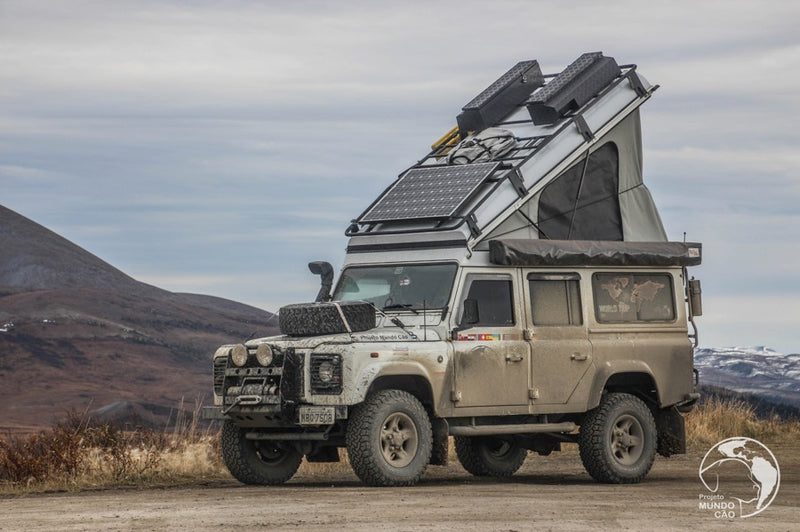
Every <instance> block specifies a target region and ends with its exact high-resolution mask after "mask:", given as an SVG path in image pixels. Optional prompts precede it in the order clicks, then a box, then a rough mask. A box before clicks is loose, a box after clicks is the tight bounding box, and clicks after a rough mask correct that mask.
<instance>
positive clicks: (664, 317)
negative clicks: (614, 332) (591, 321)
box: [592, 273, 675, 323]
mask: <svg viewBox="0 0 800 532" xmlns="http://www.w3.org/2000/svg"><path fill="white" fill-rule="evenodd" d="M592 290H593V292H594V304H595V313H596V316H597V321H599V322H601V323H645V322H659V321H674V320H675V291H674V290H673V289H672V276H671V275H669V274H666V273H596V274H594V275H593V276H592Z"/></svg>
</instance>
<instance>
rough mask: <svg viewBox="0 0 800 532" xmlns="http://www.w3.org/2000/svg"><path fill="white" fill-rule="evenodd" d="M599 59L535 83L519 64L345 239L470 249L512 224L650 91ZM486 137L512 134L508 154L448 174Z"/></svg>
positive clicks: (593, 56)
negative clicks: (464, 145) (397, 238)
mask: <svg viewBox="0 0 800 532" xmlns="http://www.w3.org/2000/svg"><path fill="white" fill-rule="evenodd" d="M657 88H658V87H657V86H651V85H650V84H649V83H648V82H647V81H646V80H645V79H644V78H642V77H640V76H639V75H638V74H637V72H636V65H632V64H629V65H622V66H618V65H617V63H616V61H615V60H614V59H613V58H611V57H605V56H603V55H602V53H601V52H592V53H587V54H583V55H581V56H580V57H579V58H578V59H577V60H576V61H574V62H573V63H572V64H571V65H569V66H568V67H567V68H566V69H565V70H564V71H562V72H561V73H559V74H550V75H543V74H542V73H541V71H540V70H539V65H538V62H537V61H522V62H519V63H517V64H516V65H515V66H514V67H512V68H511V69H510V70H509V71H508V72H506V73H505V74H504V75H503V76H501V77H500V78H499V79H498V80H497V81H495V82H494V83H492V84H491V85H490V86H489V87H487V88H486V89H485V90H484V91H482V92H481V93H480V94H479V95H478V96H476V97H475V98H473V99H472V100H471V101H470V102H469V103H468V104H467V105H465V106H464V107H463V109H462V113H461V114H459V115H458V117H457V122H458V126H456V127H454V128H453V129H452V130H451V131H449V132H448V133H447V134H445V135H444V136H443V137H442V138H441V139H439V140H438V141H437V142H436V143H435V144H434V145H433V146H432V148H431V151H430V152H429V153H428V154H427V155H425V156H424V157H423V158H421V159H420V160H419V161H417V162H416V163H415V164H414V165H412V166H411V167H409V168H408V169H406V170H405V171H403V172H402V173H401V174H400V175H399V176H398V178H397V179H396V180H395V181H394V182H393V183H392V184H391V185H389V186H388V187H387V188H386V189H385V190H384V191H383V192H382V193H381V194H380V195H379V196H378V198H376V199H375V201H373V202H372V203H371V204H370V205H369V206H368V207H367V208H366V209H365V210H364V211H363V212H362V213H361V214H360V215H359V216H358V217H357V218H355V219H354V220H352V222H351V224H350V226H349V227H348V228H347V230H346V232H345V234H346V235H347V236H349V237H356V240H357V237H361V236H366V235H370V236H371V235H406V234H409V233H435V232H441V231H460V232H462V233H463V234H464V240H465V242H466V243H467V245H469V246H470V247H472V246H473V245H474V244H475V243H476V242H478V241H480V240H482V239H483V238H484V237H486V236H487V235H488V234H489V233H490V232H491V230H492V229H494V228H496V227H497V226H498V225H499V224H500V223H502V222H503V221H504V220H506V219H507V218H508V217H509V216H511V215H513V214H515V213H516V214H519V215H521V216H523V217H524V218H526V219H527V221H528V222H529V223H530V224H532V225H533V226H536V222H535V221H534V220H533V219H531V218H530V217H528V216H527V215H525V213H524V212H521V211H520V210H519V207H520V206H521V205H523V204H524V203H525V202H526V201H528V200H529V199H530V198H531V197H533V195H534V194H535V193H536V192H537V191H539V190H541V188H542V186H543V184H544V183H546V182H547V181H548V180H552V179H554V178H555V177H557V176H558V174H559V173H560V172H562V171H563V170H565V169H566V168H568V167H569V165H571V164H574V163H575V162H576V161H578V160H580V157H581V156H582V155H583V154H586V153H588V150H589V149H590V147H591V146H592V144H593V143H594V142H595V141H597V139H598V138H600V137H602V135H604V134H605V133H607V132H608V131H609V130H610V129H611V128H612V127H613V126H614V125H616V124H618V123H619V122H620V121H621V120H622V119H624V118H625V117H626V116H628V115H629V114H630V113H632V112H633V111H634V110H635V109H637V108H638V107H639V106H640V105H641V104H642V103H644V102H645V101H646V100H647V99H648V98H649V97H650V96H651V94H652V93H653V92H654V91H655V90H656V89H657ZM488 127H499V128H504V129H508V130H510V131H512V132H513V134H514V138H515V140H516V145H515V146H514V147H513V148H511V149H510V150H508V151H507V152H505V153H503V155H501V156H497V157H495V158H493V159H491V160H489V161H482V162H475V163H470V164H448V162H447V155H448V153H450V152H451V151H452V150H453V149H454V148H455V147H456V145H457V144H458V143H459V142H460V141H462V140H464V138H466V136H467V135H469V134H474V133H479V132H480V130H483V129H485V128H488Z"/></svg>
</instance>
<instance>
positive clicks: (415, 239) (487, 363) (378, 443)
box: [206, 52, 701, 486]
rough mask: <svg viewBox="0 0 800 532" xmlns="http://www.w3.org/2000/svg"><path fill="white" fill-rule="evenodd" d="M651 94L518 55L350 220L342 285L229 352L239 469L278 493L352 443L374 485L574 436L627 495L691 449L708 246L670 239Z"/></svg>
mask: <svg viewBox="0 0 800 532" xmlns="http://www.w3.org/2000/svg"><path fill="white" fill-rule="evenodd" d="M656 88H657V86H654V85H651V84H650V83H649V82H648V81H647V80H646V79H645V78H644V77H643V76H642V75H641V74H639V73H638V71H637V68H636V65H630V64H629V65H618V64H617V63H616V61H615V60H614V58H611V57H606V56H604V55H603V54H602V53H600V52H591V53H586V54H583V55H581V56H580V57H579V58H578V59H577V60H575V61H574V62H573V63H572V64H570V65H569V66H567V68H565V69H564V70H563V71H562V72H560V73H558V74H555V75H548V76H546V75H543V74H542V72H541V70H540V69H539V64H538V62H537V61H535V60H530V61H521V62H519V63H517V64H516V65H514V66H513V67H512V68H511V69H510V70H509V71H508V72H506V73H505V74H503V75H502V76H501V77H500V78H499V79H497V81H495V82H494V83H492V84H491V85H489V86H488V87H487V88H486V89H485V90H483V91H482V92H481V93H479V94H478V95H477V96H476V97H475V98H473V99H472V100H471V101H470V102H468V103H467V104H466V105H465V106H464V107H463V108H462V112H461V113H460V114H459V115H458V116H457V117H456V122H457V126H456V127H454V128H453V129H452V130H451V131H450V132H448V133H447V134H445V135H444V136H443V137H442V138H441V139H440V140H439V141H437V142H436V143H435V144H434V145H433V147H432V150H431V152H430V153H429V154H428V155H427V156H425V157H423V158H422V159H420V160H419V161H418V162H417V163H416V164H415V165H413V166H412V167H411V168H409V169H408V170H406V171H404V172H403V173H401V174H400V176H399V177H398V178H397V179H396V180H395V181H394V182H393V183H392V184H391V185H389V187H387V189H386V190H385V191H384V192H383V193H382V194H381V195H380V196H379V197H378V198H377V199H376V200H375V201H374V202H373V203H372V204H371V205H370V206H369V207H368V208H367V209H366V210H365V211H364V212H363V213H362V214H361V215H359V216H358V217H357V218H355V219H354V220H353V221H352V222H351V224H350V226H349V227H348V228H347V230H346V232H345V234H346V235H347V236H348V237H350V239H349V241H348V246H347V254H346V256H345V260H344V267H343V269H342V271H341V274H340V276H339V279H338V282H337V283H336V286H335V288H334V287H333V276H334V274H333V269H332V268H331V266H330V265H329V264H328V263H324V262H316V263H312V264H310V265H309V266H310V268H311V270H312V272H314V273H317V274H319V275H321V276H322V287H321V288H320V292H319V294H318V295H317V301H316V302H315V303H307V304H298V305H288V306H286V307H283V308H282V309H280V313H279V315H280V325H281V332H282V333H283V334H282V335H281V336H275V337H271V338H261V339H257V340H251V341H248V342H246V343H244V344H239V345H226V346H223V347H221V348H219V349H218V350H217V352H216V353H215V355H214V406H213V407H209V408H208V409H207V411H206V414H207V416H208V417H210V418H215V419H221V420H223V421H224V424H223V429H222V449H223V456H224V458H225V463H226V464H227V466H228V468H229V469H230V471H231V473H233V475H234V476H235V477H236V478H238V479H239V480H241V481H242V482H246V483H256V484H259V483H263V484H277V483H282V482H284V481H286V480H287V479H289V478H290V477H291V476H292V475H293V474H294V473H295V471H296V470H297V467H298V465H299V464H300V462H301V460H302V459H303V456H305V457H306V459H307V460H308V461H309V462H315V461H336V460H339V452H338V449H339V448H346V449H347V454H348V457H349V459H350V463H351V464H352V466H353V469H354V470H355V472H356V474H357V475H358V476H359V477H360V478H361V479H362V480H363V481H364V482H366V483H367V484H372V485H381V486H385V485H409V484H413V483H415V482H417V481H418V480H419V479H420V478H421V477H422V475H423V474H424V472H425V469H426V468H427V466H428V465H429V464H434V465H437V464H444V463H445V462H446V460H447V449H448V441H449V437H450V436H453V437H454V438H455V449H456V454H457V455H458V458H459V460H460V462H461V463H462V464H463V466H464V467H465V468H466V469H467V470H468V471H470V472H471V473H473V474H475V475H493V476H508V475H511V474H513V473H514V472H515V471H516V470H517V469H518V468H519V467H520V465H521V464H522V462H523V460H524V459H525V457H526V455H527V453H528V451H534V452H536V453H539V454H548V453H550V452H552V451H554V450H559V449H560V447H561V445H562V444H564V443H577V444H578V445H579V447H580V451H581V458H582V459H583V463H584V464H585V466H586V469H587V470H588V472H589V473H590V474H591V475H592V476H593V477H594V478H596V479H598V480H600V481H603V482H618V483H623V482H638V481H640V480H641V479H642V478H643V477H644V476H645V475H646V474H647V472H648V471H649V469H650V466H651V465H652V463H653V459H654V456H655V454H656V453H657V452H658V453H660V454H662V455H665V456H668V455H670V454H673V453H680V452H683V451H684V447H685V433H684V432H685V431H684V424H683V418H682V416H681V411H685V410H688V409H689V408H691V406H692V405H693V404H694V402H695V401H696V400H697V398H698V394H697V393H696V391H695V386H696V374H695V373H694V371H693V362H692V357H693V345H692V341H691V339H692V337H694V339H695V341H696V338H697V332H696V329H695V328H694V321H693V317H694V316H696V315H699V314H700V286H699V282H698V281H695V280H690V279H689V278H688V277H687V267H688V266H693V265H696V264H699V263H700V255H701V253H700V252H701V248H700V245H699V244H687V243H675V242H668V241H667V237H666V232H665V231H664V228H663V226H662V224H661V219H660V217H659V214H658V210H657V209H656V206H655V203H654V201H653V199H652V197H651V195H650V193H649V191H648V190H647V187H645V185H644V182H643V180H642V153H641V152H642V149H641V148H642V142H641V123H640V116H639V107H640V106H641V105H642V104H643V103H644V102H646V101H647V100H648V99H649V98H650V97H651V96H652V94H653V92H654V91H655V90H656ZM331 291H332V292H331ZM690 324H691V326H692V327H691V331H690V327H689V325H690Z"/></svg>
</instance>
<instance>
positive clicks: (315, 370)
mask: <svg viewBox="0 0 800 532" xmlns="http://www.w3.org/2000/svg"><path fill="white" fill-rule="evenodd" d="M325 363H328V364H330V366H331V367H332V377H331V380H330V381H328V382H325V381H323V380H322V379H320V377H319V370H320V367H321V366H322V365H323V364H325ZM311 393H314V394H319V395H339V394H340V393H342V355H339V354H319V353H315V354H313V355H311Z"/></svg>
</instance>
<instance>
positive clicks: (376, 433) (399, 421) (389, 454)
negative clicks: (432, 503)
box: [347, 390, 433, 486]
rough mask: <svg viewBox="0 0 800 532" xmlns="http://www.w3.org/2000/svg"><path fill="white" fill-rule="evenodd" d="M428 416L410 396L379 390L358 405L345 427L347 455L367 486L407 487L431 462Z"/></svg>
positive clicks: (416, 479) (414, 481)
mask: <svg viewBox="0 0 800 532" xmlns="http://www.w3.org/2000/svg"><path fill="white" fill-rule="evenodd" d="M432 448H433V436H432V432H431V422H430V419H429V418H428V413H427V412H426V411H425V408H423V406H422V404H420V402H419V401H418V400H417V399H416V397H414V396H413V395H411V394H409V393H406V392H403V391H401V390H382V391H380V392H377V393H375V394H374V395H371V396H369V397H368V398H367V400H366V401H365V402H364V403H362V404H360V405H358V406H357V407H356V408H355V409H354V410H353V413H352V415H351V416H350V420H349V421H348V424H347V455H348V457H349V458H350V464H351V465H352V467H353V471H355V473H356V475H358V478H360V479H361V480H362V481H363V482H364V483H365V484H369V485H370V486H410V485H412V484H416V483H417V482H419V479H420V478H422V475H423V474H424V473H425V469H426V468H427V467H428V463H429V462H430V459H431V449H432Z"/></svg>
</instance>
